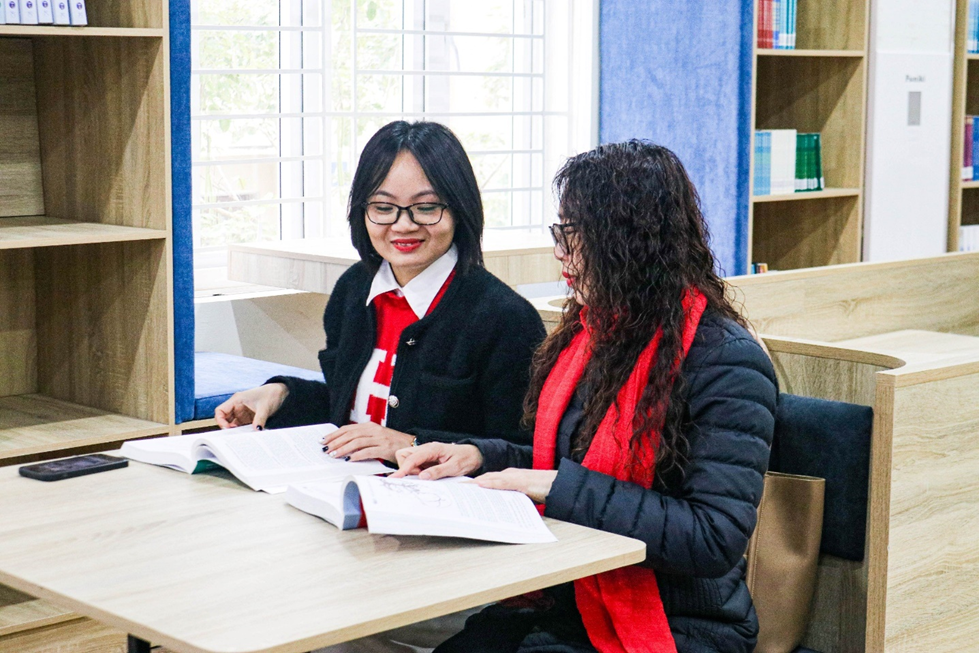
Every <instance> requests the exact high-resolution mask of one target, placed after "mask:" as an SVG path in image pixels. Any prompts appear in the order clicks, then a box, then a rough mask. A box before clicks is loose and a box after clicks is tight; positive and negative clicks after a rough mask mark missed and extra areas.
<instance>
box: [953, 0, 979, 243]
mask: <svg viewBox="0 0 979 653" xmlns="http://www.w3.org/2000/svg"><path fill="white" fill-rule="evenodd" d="M968 14H969V0H956V6H955V51H954V53H953V67H952V148H951V156H952V159H951V161H950V162H949V184H948V251H950V252H957V251H958V250H959V227H961V226H962V225H972V224H979V181H963V180H962V163H963V147H964V145H965V143H964V142H963V141H964V129H965V117H966V116H977V115H979V54H969V53H968V52H966V49H967V44H966V38H967V34H966V32H967V22H968ZM973 156H975V153H973Z"/></svg>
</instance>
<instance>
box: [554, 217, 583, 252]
mask: <svg viewBox="0 0 979 653" xmlns="http://www.w3.org/2000/svg"><path fill="white" fill-rule="evenodd" d="M576 226H577V225H575V223H574V222H555V223H554V224H552V225H551V226H550V230H551V238H553V239H554V247H555V248H556V249H557V252H556V253H557V255H558V256H564V255H565V254H567V253H568V252H570V251H571V249H570V248H569V247H568V236H569V235H570V234H573V233H574V231H575V227H576Z"/></svg>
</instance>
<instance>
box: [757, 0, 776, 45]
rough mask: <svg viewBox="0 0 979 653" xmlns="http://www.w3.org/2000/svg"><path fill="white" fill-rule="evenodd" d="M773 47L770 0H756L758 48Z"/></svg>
mask: <svg viewBox="0 0 979 653" xmlns="http://www.w3.org/2000/svg"><path fill="white" fill-rule="evenodd" d="M773 47H775V43H774V34H773V33H772V0H758V48H759V49H771V48H773Z"/></svg>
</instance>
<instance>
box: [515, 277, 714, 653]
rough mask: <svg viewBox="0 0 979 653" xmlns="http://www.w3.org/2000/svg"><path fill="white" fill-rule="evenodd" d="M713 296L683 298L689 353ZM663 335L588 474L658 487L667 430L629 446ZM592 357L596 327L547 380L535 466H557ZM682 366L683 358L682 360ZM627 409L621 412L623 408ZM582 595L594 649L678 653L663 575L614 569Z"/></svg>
mask: <svg viewBox="0 0 979 653" xmlns="http://www.w3.org/2000/svg"><path fill="white" fill-rule="evenodd" d="M706 306H707V298H706V297H704V296H703V295H702V294H700V292H698V291H697V290H696V289H692V290H691V291H689V292H688V293H686V295H685V296H684V298H683V311H684V313H685V314H686V324H685V325H684V328H683V341H682V346H683V349H682V353H681V355H680V360H682V359H683V358H684V357H686V355H687V352H689V351H690V345H691V344H692V343H693V337H694V334H695V333H696V332H697V325H698V324H699V323H700V316H701V315H703V313H704V308H706ZM660 336H661V332H659V331H657V333H656V335H655V336H653V339H652V341H651V342H650V343H649V345H647V346H646V348H645V349H644V350H643V351H642V353H641V354H640V355H639V360H638V361H637V362H636V366H635V367H634V368H633V369H632V373H631V374H630V375H629V379H628V380H627V381H626V383H625V385H624V386H622V389H621V390H619V394H618V396H617V398H616V401H615V402H613V404H612V406H610V407H609V409H608V412H607V413H606V414H605V417H604V418H602V422H601V423H600V424H599V425H598V431H597V432H596V433H595V437H594V439H593V440H592V443H591V446H590V447H589V448H588V452H587V453H586V454H585V458H584V460H583V461H582V464H583V465H584V467H586V468H587V469H590V470H592V471H596V472H599V473H602V474H608V475H610V476H614V477H615V478H616V479H618V480H620V481H627V482H630V483H637V484H639V485H641V486H643V487H644V488H650V487H652V484H653V473H654V464H655V460H656V454H655V450H656V448H657V446H658V445H659V438H660V436H661V431H662V426H660V427H659V428H658V429H657V430H656V431H654V432H652V433H650V439H651V440H652V446H651V447H645V448H644V449H643V452H642V453H641V454H639V455H638V456H637V454H636V453H635V452H634V451H633V450H632V449H631V447H630V446H629V443H630V440H631V439H632V430H633V423H634V422H633V418H634V417H635V413H636V405H637V403H638V402H639V399H640V398H641V397H642V392H643V389H644V388H645V387H646V383H647V382H648V380H649V370H650V367H651V366H652V364H653V361H654V360H655V359H656V350H657V348H658V346H659V340H660ZM590 357H591V347H590V338H589V335H588V329H587V328H586V329H583V330H582V331H581V332H580V333H579V334H578V335H576V336H575V337H574V339H573V340H572V341H571V344H569V345H568V346H567V347H566V348H565V349H564V351H562V352H561V354H560V355H559V356H558V359H557V363H555V365H554V368H553V369H552V370H551V373H550V374H549V375H548V377H547V380H546V381H545V382H544V387H543V388H542V389H541V394H540V400H539V401H538V408H537V423H536V425H535V428H534V469H554V465H555V460H554V452H555V447H556V444H557V430H558V425H559V424H560V423H561V417H562V416H563V415H564V412H565V410H567V407H568V404H569V403H570V402H571V397H572V395H573V394H574V391H575V388H576V387H577V386H578V381H579V380H580V379H581V375H582V372H584V369H585V365H586V364H587V363H588V359H589V358H590ZM678 362H679V361H678ZM617 406H618V408H619V409H621V413H620V412H619V410H617ZM575 598H576V600H577V603H578V610H579V611H580V612H581V618H582V621H583V622H584V624H585V629H586V630H587V631H588V637H589V639H591V643H592V645H594V646H595V648H596V649H598V650H599V651H600V652H601V653H676V645H675V644H674V642H673V635H672V633H671V632H670V625H669V623H668V622H667V620H666V614H665V613H664V611H663V601H662V599H661V598H660V595H659V587H658V586H657V584H656V574H655V573H654V572H653V570H652V569H649V568H647V567H638V566H633V567H626V568H623V569H613V570H612V571H607V572H605V573H602V574H598V575H595V576H589V577H587V578H582V579H579V580H576V581H575Z"/></svg>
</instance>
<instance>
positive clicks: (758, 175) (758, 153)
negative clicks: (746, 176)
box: [752, 132, 762, 195]
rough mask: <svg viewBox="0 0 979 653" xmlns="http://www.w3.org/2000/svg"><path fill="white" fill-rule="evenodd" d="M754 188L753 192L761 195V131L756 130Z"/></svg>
mask: <svg viewBox="0 0 979 653" xmlns="http://www.w3.org/2000/svg"><path fill="white" fill-rule="evenodd" d="M753 172H754V176H755V182H754V188H753V189H752V192H753V194H755V195H761V194H762V193H761V186H762V183H761V132H755V169H754V171H753Z"/></svg>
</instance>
